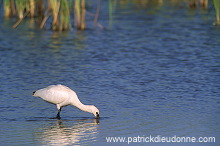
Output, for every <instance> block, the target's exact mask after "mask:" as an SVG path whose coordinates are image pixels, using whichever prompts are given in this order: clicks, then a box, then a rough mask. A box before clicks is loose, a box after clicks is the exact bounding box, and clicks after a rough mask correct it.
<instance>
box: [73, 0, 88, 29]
mask: <svg viewBox="0 0 220 146" xmlns="http://www.w3.org/2000/svg"><path fill="white" fill-rule="evenodd" d="M85 13H86V10H85V0H75V3H74V25H75V27H76V28H77V29H80V30H84V29H85V27H86V24H85Z"/></svg>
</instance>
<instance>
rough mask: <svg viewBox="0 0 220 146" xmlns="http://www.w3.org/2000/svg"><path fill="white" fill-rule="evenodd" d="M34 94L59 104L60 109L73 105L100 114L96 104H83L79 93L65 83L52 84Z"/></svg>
mask: <svg viewBox="0 0 220 146" xmlns="http://www.w3.org/2000/svg"><path fill="white" fill-rule="evenodd" d="M33 96H37V97H41V98H42V99H43V100H45V101H47V102H50V103H52V104H55V105H57V109H58V111H60V109H61V108H62V107H64V106H67V105H73V106H76V107H77V108H79V109H81V110H83V111H86V112H90V113H93V114H94V115H95V116H96V115H98V116H99V110H98V109H97V108H96V107H95V106H93V105H84V104H82V103H81V102H80V100H79V99H78V96H77V94H76V93H75V92H74V91H73V90H71V89H70V88H69V87H67V86H64V85H60V84H59V85H50V86H48V87H46V88H43V89H39V90H37V91H35V92H33Z"/></svg>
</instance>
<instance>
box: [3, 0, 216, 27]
mask: <svg viewBox="0 0 220 146" xmlns="http://www.w3.org/2000/svg"><path fill="white" fill-rule="evenodd" d="M3 2H4V16H5V17H6V18H10V17H17V18H18V21H17V22H16V23H15V24H14V25H13V28H16V27H17V26H18V25H19V24H20V23H21V22H22V20H23V19H24V18H30V19H40V28H41V29H43V28H48V26H49V28H50V29H52V30H53V31H66V30H71V29H72V24H71V22H73V26H74V28H75V29H77V30H85V29H86V14H88V15H89V16H91V17H93V18H94V21H93V23H94V27H96V26H98V27H100V28H102V29H105V28H104V27H103V26H102V25H101V24H99V23H98V17H99V13H100V7H101V0H95V2H97V7H96V11H95V12H94V14H93V13H90V12H88V11H87V9H86V5H88V4H89V2H88V0H87V1H86V0H3ZM90 3H91V1H90ZM92 3H94V0H92ZM127 3H133V4H134V5H136V4H137V6H138V7H140V5H141V7H143V8H147V6H151V5H152V4H153V5H157V6H158V5H159V6H161V5H163V3H165V0H109V20H110V23H111V22H112V13H113V5H117V4H119V5H126V4H127ZM170 3H172V4H176V3H177V4H178V5H179V4H180V3H187V5H188V6H189V7H190V8H196V7H202V8H204V9H206V8H207V7H208V0H172V1H170ZM213 4H214V6H215V10H216V23H215V24H217V25H220V0H213Z"/></svg>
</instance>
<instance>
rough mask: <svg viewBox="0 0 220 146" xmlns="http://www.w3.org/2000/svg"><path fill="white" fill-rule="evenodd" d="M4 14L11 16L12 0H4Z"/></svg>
mask: <svg viewBox="0 0 220 146" xmlns="http://www.w3.org/2000/svg"><path fill="white" fill-rule="evenodd" d="M4 12H5V13H4V15H5V17H6V18H8V17H10V15H11V2H10V0H4Z"/></svg>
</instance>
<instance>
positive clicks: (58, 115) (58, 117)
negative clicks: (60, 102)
mask: <svg viewBox="0 0 220 146" xmlns="http://www.w3.org/2000/svg"><path fill="white" fill-rule="evenodd" d="M60 112H61V108H60V109H59V110H58V113H57V116H56V118H57V119H58V120H60V119H61V118H60Z"/></svg>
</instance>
